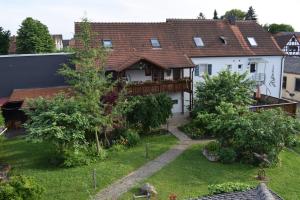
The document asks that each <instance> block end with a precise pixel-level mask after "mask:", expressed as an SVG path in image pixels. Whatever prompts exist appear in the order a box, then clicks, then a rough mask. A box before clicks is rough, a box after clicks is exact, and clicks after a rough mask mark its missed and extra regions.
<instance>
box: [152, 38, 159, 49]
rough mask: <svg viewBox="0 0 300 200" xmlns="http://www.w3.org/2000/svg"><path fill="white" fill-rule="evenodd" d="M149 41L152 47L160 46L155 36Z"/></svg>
mask: <svg viewBox="0 0 300 200" xmlns="http://www.w3.org/2000/svg"><path fill="white" fill-rule="evenodd" d="M150 41H151V45H152V47H153V48H160V43H159V41H158V39H157V38H152V39H151V40H150Z"/></svg>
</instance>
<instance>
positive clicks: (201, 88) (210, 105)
mask: <svg viewBox="0 0 300 200" xmlns="http://www.w3.org/2000/svg"><path fill="white" fill-rule="evenodd" d="M253 88H254V82H253V81H251V80H250V79H248V78H247V73H244V74H239V73H237V72H234V73H232V72H230V71H229V70H226V71H222V72H220V73H219V74H218V75H216V76H209V75H207V74H206V75H205V76H204V82H201V83H199V84H198V85H197V86H196V95H195V103H194V110H193V113H198V112H209V113H210V112H215V111H216V110H215V109H216V107H217V106H219V105H220V104H221V102H228V103H233V104H234V105H250V104H251V103H252V101H253V100H252V98H251V97H252V96H253Z"/></svg>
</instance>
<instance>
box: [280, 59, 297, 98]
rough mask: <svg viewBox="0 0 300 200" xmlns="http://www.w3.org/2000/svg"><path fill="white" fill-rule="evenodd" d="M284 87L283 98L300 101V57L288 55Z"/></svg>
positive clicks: (285, 65)
mask: <svg viewBox="0 0 300 200" xmlns="http://www.w3.org/2000/svg"><path fill="white" fill-rule="evenodd" d="M282 88H283V89H282V97H283V98H286V99H290V100H296V101H298V102H299V101H300V57H298V56H288V57H286V59H285V62H284V74H283V83H282Z"/></svg>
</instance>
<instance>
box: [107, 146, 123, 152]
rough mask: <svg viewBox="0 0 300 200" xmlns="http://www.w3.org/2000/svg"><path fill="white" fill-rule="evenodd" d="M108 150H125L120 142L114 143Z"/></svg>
mask: <svg viewBox="0 0 300 200" xmlns="http://www.w3.org/2000/svg"><path fill="white" fill-rule="evenodd" d="M110 150H111V151H113V152H122V151H124V150H125V146H124V145H122V144H114V145H113V146H112V147H111V148H110Z"/></svg>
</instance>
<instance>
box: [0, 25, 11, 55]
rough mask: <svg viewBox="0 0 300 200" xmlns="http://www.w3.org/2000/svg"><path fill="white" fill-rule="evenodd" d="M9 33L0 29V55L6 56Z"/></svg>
mask: <svg viewBox="0 0 300 200" xmlns="http://www.w3.org/2000/svg"><path fill="white" fill-rule="evenodd" d="M9 37H10V31H8V30H7V31H5V30H4V29H3V28H2V27H0V55H5V54H8V49H9Z"/></svg>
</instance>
